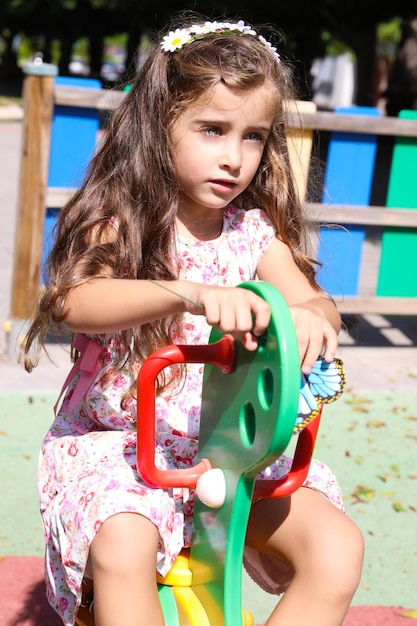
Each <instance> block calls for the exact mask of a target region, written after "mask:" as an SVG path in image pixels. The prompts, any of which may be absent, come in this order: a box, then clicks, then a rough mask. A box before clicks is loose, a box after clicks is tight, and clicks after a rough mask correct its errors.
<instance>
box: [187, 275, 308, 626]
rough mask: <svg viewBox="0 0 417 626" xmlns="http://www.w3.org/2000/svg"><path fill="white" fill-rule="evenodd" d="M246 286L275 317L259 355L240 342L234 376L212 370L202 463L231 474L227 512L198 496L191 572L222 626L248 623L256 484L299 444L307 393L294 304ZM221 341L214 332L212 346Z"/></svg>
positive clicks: (266, 289) (267, 288)
mask: <svg viewBox="0 0 417 626" xmlns="http://www.w3.org/2000/svg"><path fill="white" fill-rule="evenodd" d="M240 286H241V287H244V288H247V289H252V290H253V291H255V292H256V293H258V295H260V296H261V297H263V298H264V299H265V300H267V301H268V302H269V304H270V305H271V310H272V319H271V323H270V326H269V328H268V332H267V334H266V336H264V337H263V338H262V339H261V340H260V341H259V347H258V350H256V351H254V352H249V351H247V350H245V349H244V348H243V347H242V346H241V344H240V343H239V342H236V351H237V354H236V367H235V370H234V371H233V372H232V373H230V374H223V373H222V372H221V371H220V370H219V368H217V367H214V366H206V367H205V374H204V385H203V401H202V416H201V426H200V438H199V457H200V458H208V459H210V461H211V463H212V465H213V467H219V468H221V469H222V470H223V472H224V474H225V479H226V501H225V503H224V505H223V506H222V507H221V508H220V509H209V508H208V507H206V506H205V505H204V504H203V503H201V502H200V501H199V500H198V499H197V498H196V502H195V512H194V537H193V545H192V548H191V570H192V572H193V589H194V592H195V593H196V595H197V597H199V598H200V599H201V601H202V602H203V601H204V598H207V597H210V598H212V600H213V601H212V602H211V603H209V605H207V602H205V607H206V610H207V613H208V615H209V618H210V623H212V624H213V625H215V626H223V625H225V626H241V624H242V615H241V605H242V602H241V578H242V575H241V571H242V558H243V547H244V540H245V534H246V524H247V520H248V517H249V511H250V507H251V502H252V493H253V488H254V482H255V479H256V476H257V474H258V473H259V472H260V471H261V470H262V469H264V468H265V467H267V466H268V465H270V464H271V463H272V462H273V461H274V460H275V459H276V458H278V457H279V456H280V455H281V454H282V453H283V452H284V450H285V449H286V447H287V445H288V443H289V441H290V440H291V437H292V434H293V428H294V424H295V420H296V417H297V410H298V399H299V392H300V361H299V352H298V344H297V338H296V335H295V329H294V325H293V321H292V317H291V314H290V312H289V310H288V306H287V305H286V303H285V301H284V299H283V298H282V296H281V294H280V293H279V292H278V291H277V290H276V289H275V288H274V287H272V285H269V284H266V283H262V282H260V281H255V282H253V283H244V284H243V285H240ZM218 338H219V335H218V333H216V331H215V330H214V331H213V332H212V336H211V341H213V340H217V339H218ZM219 614H220V615H221V614H223V615H224V617H223V618H222V617H221V616H219Z"/></svg>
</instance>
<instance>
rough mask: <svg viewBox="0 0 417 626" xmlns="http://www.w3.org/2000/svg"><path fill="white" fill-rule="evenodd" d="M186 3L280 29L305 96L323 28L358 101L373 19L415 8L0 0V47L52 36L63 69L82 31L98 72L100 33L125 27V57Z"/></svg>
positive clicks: (354, 3)
mask: <svg viewBox="0 0 417 626" xmlns="http://www.w3.org/2000/svg"><path fill="white" fill-rule="evenodd" d="M188 8H192V9H193V10H197V11H199V12H201V13H202V14H204V15H210V16H213V17H216V16H219V15H225V16H226V17H230V18H232V17H235V16H236V15H239V16H240V17H243V18H244V19H247V21H250V22H253V23H261V24H265V23H271V24H275V25H278V26H279V27H280V28H281V29H282V31H283V33H285V37H284V39H283V42H282V43H281V45H280V47H281V51H282V53H283V55H284V56H288V57H289V58H290V60H292V62H293V64H294V66H295V68H296V70H297V74H298V77H299V84H300V87H301V89H302V91H303V92H304V96H305V97H306V98H308V97H310V93H309V90H308V84H309V69H310V67H311V63H312V61H313V60H314V59H315V58H316V57H318V56H322V55H324V54H325V52H326V41H325V37H324V36H325V34H326V33H330V36H331V37H333V38H335V39H338V40H340V41H341V42H343V43H344V44H345V45H346V46H347V47H349V48H350V49H351V50H352V51H353V52H354V54H355V56H356V60H357V103H358V104H360V105H365V106H366V105H368V106H369V105H374V104H375V102H374V98H375V95H374V94H375V89H374V75H375V66H374V64H375V51H376V32H377V25H378V24H379V23H381V22H385V21H388V20H390V19H392V18H394V17H397V16H399V17H402V18H404V19H405V20H410V19H411V18H413V17H414V16H415V13H417V9H416V7H415V0H397V1H396V3H395V4H394V3H389V4H388V6H387V5H386V4H385V3H381V2H379V1H377V0H344V2H340V0H315V2H312V1H311V0H298V2H293V1H292V0H280V2H271V0H258V1H257V2H256V3H254V2H253V1H252V2H249V1H248V0H239V1H238V0H214V2H210V1H209V0H181V1H180V0H152V1H151V0H2V3H1V6H0V33H1V32H3V33H4V32H6V30H7V32H8V36H7V38H6V48H7V47H8V46H9V45H10V41H11V40H12V39H13V36H14V35H15V34H17V33H19V32H20V33H24V34H25V35H28V36H33V37H35V36H38V37H39V36H42V39H43V42H44V46H45V50H44V54H46V57H48V55H49V54H50V53H49V50H48V49H47V48H48V46H49V43H50V42H51V41H52V40H53V39H54V38H55V39H56V38H58V39H59V40H60V42H61V60H60V64H59V65H60V67H59V70H60V73H66V72H67V71H68V62H69V58H70V55H71V49H72V45H73V43H74V41H75V40H76V39H77V38H79V37H83V36H84V37H88V38H89V40H90V42H91V47H90V52H91V66H92V72H93V73H95V74H97V73H98V70H99V65H100V63H101V59H100V55H101V52H102V41H103V38H104V37H105V36H107V35H112V34H114V33H117V32H128V34H129V44H128V56H129V59H132V58H133V57H134V55H135V53H136V49H137V46H138V43H139V41H140V37H141V35H142V34H143V33H146V32H151V33H152V32H154V31H155V29H159V28H161V27H162V26H163V25H164V24H165V23H166V21H167V19H168V18H169V16H170V15H171V14H172V13H173V12H175V11H177V10H184V9H185V10H186V9H188ZM40 16H41V17H40ZM6 57H7V55H6ZM6 61H7V58H6ZM3 66H4V61H3ZM2 69H3V74H4V67H3V68H2Z"/></svg>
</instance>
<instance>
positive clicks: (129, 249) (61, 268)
mask: <svg viewBox="0 0 417 626" xmlns="http://www.w3.org/2000/svg"><path fill="white" fill-rule="evenodd" d="M200 22H201V20H200ZM187 25H190V21H188V23H187ZM181 26H183V24H181ZM220 82H221V83H223V84H225V85H226V86H228V87H229V88H231V89H234V90H237V91H247V90H252V89H254V88H256V87H258V86H261V85H263V84H267V85H268V86H269V85H270V86H271V90H273V91H274V92H275V96H276V97H275V100H276V103H275V104H276V106H275V118H274V121H273V124H272V128H271V132H270V134H269V137H268V140H267V142H266V146H265V149H264V154H263V158H262V161H261V163H260V166H259V168H258V171H257V173H256V175H255V177H254V179H253V180H252V182H251V184H250V185H249V187H248V188H247V189H246V190H245V191H244V192H243V193H242V194H241V195H240V196H239V197H238V198H237V199H236V200H235V204H236V205H237V206H240V207H242V208H244V209H249V208H253V207H260V208H262V209H263V210H264V211H265V212H266V214H267V215H268V217H269V219H270V220H271V222H272V223H273V224H274V226H275V228H276V231H277V234H278V236H279V237H280V238H281V239H282V240H283V241H284V242H285V243H286V244H288V246H289V247H290V249H291V250H292V253H293V255H294V258H295V261H296V263H297V264H298V265H299V267H300V268H301V270H302V271H303V272H304V274H305V275H306V276H307V277H308V279H309V280H310V282H311V283H312V284H314V285H316V280H315V269H314V265H313V263H312V262H311V261H310V259H309V257H308V256H307V254H306V247H305V245H306V236H305V220H304V216H303V210H302V204H301V202H300V199H299V197H298V194H297V191H296V187H295V184H294V180H293V175H292V172H291V167H290V162H289V155H288V147H287V139H286V133H285V129H286V111H287V104H288V103H289V102H293V100H294V93H293V89H292V85H291V80H290V71H289V69H288V68H287V66H286V64H285V63H284V62H283V61H282V60H281V61H279V60H277V58H276V57H275V56H274V55H273V54H272V52H271V51H270V50H268V48H267V47H265V46H264V45H262V44H261V43H260V41H259V40H257V38H256V37H252V36H248V37H243V36H238V35H233V34H230V35H228V34H219V33H217V34H216V33H213V34H211V35H206V36H204V37H203V38H201V39H199V40H196V41H194V42H193V43H190V44H188V45H184V46H183V47H182V48H181V49H180V50H176V51H175V52H174V53H170V54H169V53H166V52H164V51H163V50H162V48H161V45H160V42H159V41H157V42H156V43H155V45H154V47H153V50H152V51H151V53H150V55H149V57H148V59H147V61H146V62H145V64H144V65H143V67H142V69H141V70H140V71H139V72H138V74H137V76H136V78H135V80H134V82H133V84H132V88H131V90H130V91H129V93H127V95H126V97H125V98H124V100H123V102H122V104H121V105H120V107H119V108H118V110H116V111H115V113H114V115H113V118H112V120H111V122H110V125H109V129H108V131H107V133H106V135H105V138H104V140H103V142H102V144H101V145H100V146H99V149H98V151H97V153H96V155H95V157H94V158H93V159H92V161H91V163H90V165H89V168H88V171H87V173H86V176H85V178H84V182H83V183H82V185H81V187H80V189H79V190H77V191H76V192H75V194H74V195H73V197H72V198H71V200H70V201H69V202H68V203H67V204H66V206H65V207H64V208H63V209H62V211H61V214H60V217H59V220H58V223H57V227H56V232H55V243H54V246H53V248H52V250H51V252H50V254H49V257H48V261H47V271H46V279H45V287H44V289H43V292H42V294H41V297H40V300H39V305H38V308H37V311H36V313H35V316H34V319H33V321H32V324H31V327H30V329H29V331H28V333H27V335H26V339H25V343H24V347H23V350H24V353H25V366H26V368H27V369H28V370H30V369H31V368H32V367H33V365H36V363H37V360H38V358H39V348H40V346H43V345H44V343H45V338H46V335H47V332H48V331H49V330H50V329H51V328H57V327H59V326H60V325H62V324H63V323H65V317H64V313H63V311H64V303H65V298H66V296H67V294H68V292H69V291H70V290H71V289H73V288H74V287H76V286H77V285H80V284H81V283H83V282H86V281H88V280H89V279H90V278H91V277H92V276H96V275H100V274H103V268H105V270H104V271H105V273H106V275H112V276H114V277H119V278H127V279H147V278H151V279H164V280H172V279H175V278H177V269H176V267H173V266H172V264H171V263H170V258H171V255H170V250H171V248H172V243H173V239H174V235H175V215H176V211H177V206H178V194H179V189H178V183H177V180H176V174H175V167H174V159H173V154H174V147H173V146H172V145H171V133H170V130H171V128H172V125H173V123H174V122H175V120H176V119H177V118H178V116H179V115H180V114H181V113H182V112H183V111H184V110H185V108H186V107H188V106H190V105H191V104H192V103H194V102H195V101H196V100H197V99H198V98H199V97H200V96H202V95H203V94H204V93H207V92H208V91H209V90H210V88H211V87H213V86H215V85H216V84H218V83H220ZM112 223H113V224H114V223H116V224H117V229H114V228H112V227H111V226H110V225H111V224H112ZM173 321H174V318H173V317H171V318H167V319H163V320H160V321H155V322H152V324H145V325H143V326H141V327H138V328H134V329H132V330H130V331H124V332H121V333H120V338H121V340H122V341H124V343H125V345H126V350H127V357H129V356H130V355H131V354H133V355H134V356H137V357H139V358H140V359H143V358H144V357H146V356H147V355H148V354H149V353H150V352H152V351H153V350H155V349H156V348H158V347H160V346H161V345H164V344H167V343H170V342H171V327H172V323H173ZM132 340H133V341H132ZM36 341H37V344H38V352H37V354H36V353H35V355H34V356H33V357H31V356H30V353H31V348H32V345H33V344H34V343H35V342H36Z"/></svg>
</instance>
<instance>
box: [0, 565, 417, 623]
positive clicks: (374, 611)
mask: <svg viewBox="0 0 417 626" xmlns="http://www.w3.org/2000/svg"><path fill="white" fill-rule="evenodd" d="M404 611H405V609H402V608H398V607H386V606H353V607H351V608H350V609H349V613H348V615H347V617H346V619H345V621H344V623H343V626H413V624H415V623H416V620H415V619H413V618H410V617H404V616H403V615H402V613H403V612H404ZM0 624H1V626H62V623H61V620H60V619H59V618H58V616H57V615H56V614H55V612H54V611H53V610H52V609H51V608H50V606H49V605H48V602H47V600H46V598H45V585H44V575H43V559H42V558H41V557H36V556H8V557H3V558H1V560H0ZM259 626H261V625H259Z"/></svg>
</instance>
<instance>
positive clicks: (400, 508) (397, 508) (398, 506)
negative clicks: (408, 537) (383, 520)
mask: <svg viewBox="0 0 417 626" xmlns="http://www.w3.org/2000/svg"><path fill="white" fill-rule="evenodd" d="M392 508H393V509H394V511H396V512H397V513H399V512H400V511H407V509H406V508H404V506H403V505H402V504H401V502H393V503H392Z"/></svg>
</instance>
